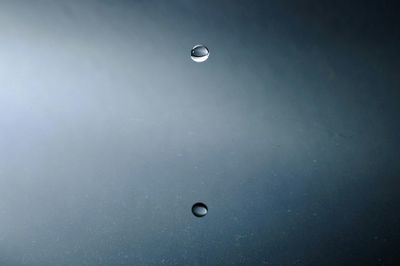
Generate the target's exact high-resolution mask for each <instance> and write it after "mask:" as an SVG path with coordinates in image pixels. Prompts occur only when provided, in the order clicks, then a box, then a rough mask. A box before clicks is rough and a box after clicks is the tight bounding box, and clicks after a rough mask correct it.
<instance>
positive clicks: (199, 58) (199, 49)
mask: <svg viewBox="0 0 400 266" xmlns="http://www.w3.org/2000/svg"><path fill="white" fill-rule="evenodd" d="M209 55H210V51H209V50H208V48H207V47H206V46H204V45H201V44H199V45H196V46H194V47H193V48H192V51H191V52H190V57H191V58H192V60H193V61H195V62H197V63H201V62H204V61H206V60H207V59H208V56H209Z"/></svg>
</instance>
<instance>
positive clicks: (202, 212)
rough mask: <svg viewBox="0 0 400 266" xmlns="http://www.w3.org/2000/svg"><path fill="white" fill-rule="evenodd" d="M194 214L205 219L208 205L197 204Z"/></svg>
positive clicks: (193, 209) (194, 207)
mask: <svg viewBox="0 0 400 266" xmlns="http://www.w3.org/2000/svg"><path fill="white" fill-rule="evenodd" d="M192 213H193V215H194V216H196V217H204V216H206V215H207V213H208V208H207V205H205V204H204V203H202V202H197V203H195V204H194V205H193V207H192Z"/></svg>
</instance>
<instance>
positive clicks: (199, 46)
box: [191, 44, 210, 57]
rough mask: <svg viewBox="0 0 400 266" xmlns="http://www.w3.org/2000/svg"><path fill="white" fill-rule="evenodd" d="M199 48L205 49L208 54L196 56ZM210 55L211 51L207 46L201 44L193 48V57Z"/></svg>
mask: <svg viewBox="0 0 400 266" xmlns="http://www.w3.org/2000/svg"><path fill="white" fill-rule="evenodd" d="M197 48H204V49H205V50H206V51H207V53H206V54H203V55H196V54H195V50H196V49H197ZM209 54H210V50H208V48H207V47H206V46H204V45H201V44H199V45H196V46H195V47H193V48H192V51H191V55H192V57H205V56H207V55H209Z"/></svg>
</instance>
